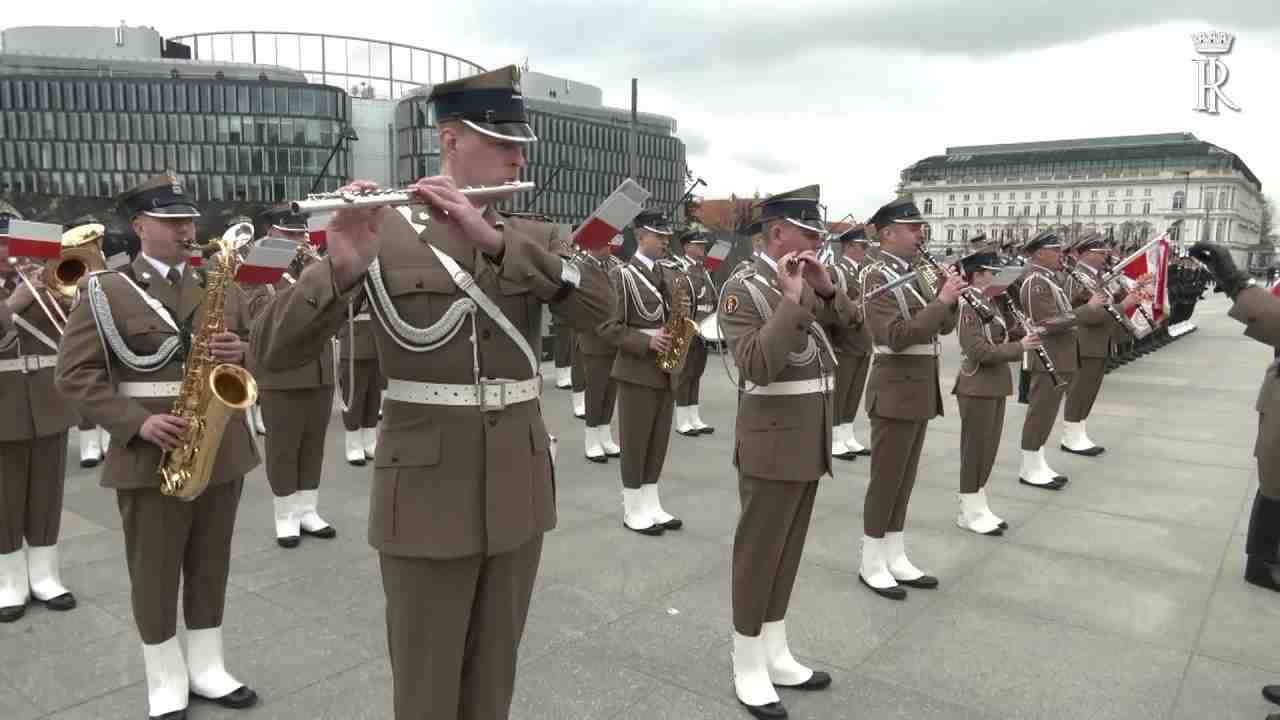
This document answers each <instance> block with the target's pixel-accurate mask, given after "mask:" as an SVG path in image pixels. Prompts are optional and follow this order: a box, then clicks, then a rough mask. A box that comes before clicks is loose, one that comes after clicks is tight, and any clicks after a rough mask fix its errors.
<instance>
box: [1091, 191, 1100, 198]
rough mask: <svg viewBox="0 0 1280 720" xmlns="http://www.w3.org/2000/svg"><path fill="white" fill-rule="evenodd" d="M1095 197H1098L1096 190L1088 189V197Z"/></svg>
mask: <svg viewBox="0 0 1280 720" xmlns="http://www.w3.org/2000/svg"><path fill="white" fill-rule="evenodd" d="M1096 197H1098V191H1097V190H1090V191H1089V198H1090V199H1093V198H1096Z"/></svg>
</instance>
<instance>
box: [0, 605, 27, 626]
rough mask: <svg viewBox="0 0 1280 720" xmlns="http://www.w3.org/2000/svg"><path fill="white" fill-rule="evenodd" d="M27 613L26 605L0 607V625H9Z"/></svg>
mask: <svg viewBox="0 0 1280 720" xmlns="http://www.w3.org/2000/svg"><path fill="white" fill-rule="evenodd" d="M26 612H27V606H26V605H10V606H8V607H0V623H11V622H13V621H14V620H17V619H19V618H21V617H22V616H23V615H25V614H26Z"/></svg>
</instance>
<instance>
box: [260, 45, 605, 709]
mask: <svg viewBox="0 0 1280 720" xmlns="http://www.w3.org/2000/svg"><path fill="white" fill-rule="evenodd" d="M519 76H520V74H519V70H518V69H517V68H516V67H514V66H509V67H505V68H502V69H500V70H495V71H492V72H487V73H482V74H478V75H473V76H470V77H467V78H464V79H461V80H455V81H451V82H446V83H440V84H437V85H435V86H433V87H432V89H431V94H430V96H429V102H430V103H431V105H432V108H433V110H434V113H435V118H436V123H437V126H438V127H439V134H440V138H439V142H440V169H441V173H442V174H441V175H439V176H435V177H429V178H423V179H421V180H419V181H418V182H417V183H416V184H415V185H413V186H412V188H413V189H412V190H411V191H412V192H414V193H415V194H416V195H417V196H418V198H419V199H420V200H421V201H422V204H415V205H409V206H406V207H402V208H397V209H396V210H391V209H388V208H358V209H350V210H343V211H340V212H338V213H335V215H334V217H333V220H332V221H331V224H330V227H329V233H328V238H329V239H328V247H329V253H328V256H327V257H326V258H325V259H324V260H322V261H321V262H319V263H317V264H315V265H313V266H312V267H310V268H308V269H307V270H306V271H305V272H303V274H302V277H301V278H300V279H299V281H298V284H297V285H295V286H293V287H291V288H289V289H287V290H284V291H283V292H280V293H278V294H277V295H276V298H275V300H274V301H273V302H272V303H271V304H270V305H268V306H267V307H266V308H265V309H264V310H263V314H262V315H261V316H259V317H258V319H257V321H256V322H255V324H254V345H253V348H254V352H255V354H256V355H257V356H258V360H259V361H260V362H261V363H262V364H263V365H264V366H265V367H266V368H267V369H269V370H275V369H281V370H282V369H285V368H288V367H292V366H296V365H298V364H301V363H304V362H307V361H308V360H309V359H311V358H313V357H314V356H315V354H316V353H317V352H318V351H319V350H320V346H321V345H322V344H323V343H324V342H327V340H325V338H326V336H327V335H329V334H332V332H333V331H335V330H337V329H338V327H339V325H340V324H341V323H342V321H343V318H344V316H345V313H346V307H347V303H348V302H349V301H350V299H351V298H352V296H353V295H356V294H357V293H360V294H364V295H367V296H368V298H369V302H370V303H371V306H372V308H373V310H374V315H375V317H376V318H377V322H376V324H375V326H374V333H375V337H376V340H377V348H378V362H379V364H380V366H381V368H382V370H383V372H384V373H385V374H386V375H387V383H388V385H387V393H386V394H387V402H386V417H385V422H384V423H383V425H382V428H381V433H380V437H379V439H378V449H377V456H376V458H375V459H374V465H375V470H374V473H373V481H372V485H371V497H370V512H369V541H370V543H371V544H372V545H373V546H374V547H375V548H376V549H377V550H378V552H379V557H380V561H381V567H382V582H383V590H384V592H385V595H386V602H387V610H386V617H387V638H388V642H389V645H390V648H389V649H390V656H391V671H392V679H393V683H394V693H395V699H394V704H395V715H396V717H397V718H399V719H400V720H409V719H410V718H415V719H416V718H432V719H433V720H436V719H439V720H453V719H454V718H475V719H477V720H482V719H483V720H487V719H494V718H505V717H507V714H508V711H509V708H510V704H511V694H512V690H513V687H514V684H515V672H516V655H517V650H518V648H519V645H520V638H521V636H522V634H523V632H524V624H525V618H526V617H527V614H528V610H529V600H530V596H531V594H532V591H533V583H534V579H535V577H536V575H537V570H538V562H539V559H540V557H541V552H542V538H543V533H545V532H547V531H548V530H550V529H551V528H552V527H553V526H554V525H555V517H556V514H555V485H554V481H553V472H554V469H553V466H552V458H551V452H550V450H551V446H550V437H549V435H548V433H547V428H546V425H545V424H544V422H543V418H542V411H541V404H540V399H539V398H540V393H541V387H542V382H541V377H540V376H539V370H540V366H541V363H540V358H541V354H540V344H541V331H542V317H541V315H542V308H543V306H544V305H549V306H550V308H551V311H552V312H554V313H555V314H557V315H558V316H559V317H560V318H562V319H564V320H565V321H566V322H567V324H569V325H571V326H574V327H592V326H595V325H597V324H599V323H601V322H604V320H605V319H606V318H607V315H608V307H609V288H608V284H607V282H605V280H604V278H603V277H599V276H598V275H595V274H591V273H581V272H580V271H579V270H578V268H577V267H576V266H575V265H574V264H573V263H572V262H570V261H569V258H570V256H571V253H570V251H569V248H568V246H567V245H566V243H565V242H564V241H563V239H562V238H560V237H559V230H558V228H557V227H556V226H554V225H546V224H542V223H537V222H531V221H528V220H523V219H519V218H511V219H507V220H504V219H503V218H502V217H501V216H500V215H499V214H498V213H497V211H496V210H495V209H494V208H493V207H492V206H487V207H476V206H473V205H472V204H471V201H470V200H468V198H467V197H466V196H465V195H463V194H462V193H460V192H458V190H457V188H459V187H466V186H492V185H499V184H501V183H503V182H507V181H514V180H516V179H517V178H518V177H519V174H520V170H521V168H523V167H524V166H525V145H526V143H529V142H532V141H533V140H535V136H534V134H533V130H532V129H531V128H530V127H529V125H528V116H527V113H526V111H525V105H524V98H523V96H522V95H521V94H520V89H519V87H520V86H519ZM349 187H350V188H351V189H353V190H362V189H370V188H372V187H373V185H372V183H364V182H357V183H354V184H352V185H351V186H349ZM464 273H465V277H464ZM424 610H429V611H424Z"/></svg>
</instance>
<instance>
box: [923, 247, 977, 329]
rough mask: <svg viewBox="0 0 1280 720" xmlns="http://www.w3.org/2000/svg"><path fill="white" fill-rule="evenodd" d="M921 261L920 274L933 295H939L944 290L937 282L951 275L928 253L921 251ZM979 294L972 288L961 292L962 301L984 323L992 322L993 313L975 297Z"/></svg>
mask: <svg viewBox="0 0 1280 720" xmlns="http://www.w3.org/2000/svg"><path fill="white" fill-rule="evenodd" d="M920 259H921V260H922V261H924V265H923V266H921V268H920V272H921V274H922V275H924V276H925V281H926V282H928V283H929V286H930V287H932V288H933V294H934V295H937V294H938V291H939V290H941V289H942V286H941V285H938V284H937V280H938V279H939V278H946V277H950V275H951V273H949V272H947V270H946V268H944V267H942V265H940V264H938V261H937V260H934V259H933V256H932V255H930V254H929V253H928V252H925V251H923V250H922V251H920ZM930 275H932V276H933V279H932V280H930V278H929V276H930ZM944 282H945V281H944ZM978 292H979V291H978V290H976V289H974V288H972V287H968V288H965V289H964V290H961V291H960V299H961V300H964V301H965V302H967V303H969V307H971V308H973V311H974V312H975V313H977V314H978V319H980V320H982V322H984V323H986V322H991V318H992V317H993V315H992V314H991V311H989V310H987V308H986V306H984V305H983V304H982V303H981V302H979V300H978V298H977V297H975V295H974V294H975V293H978Z"/></svg>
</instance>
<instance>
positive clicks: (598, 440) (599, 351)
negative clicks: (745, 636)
mask: <svg viewBox="0 0 1280 720" xmlns="http://www.w3.org/2000/svg"><path fill="white" fill-rule="evenodd" d="M610 248H611V246H610V245H601V246H600V247H597V248H593V249H591V250H587V251H584V253H583V255H584V256H585V262H584V263H582V265H583V267H584V268H586V269H594V270H597V271H599V272H601V273H603V274H604V276H605V277H609V276H610V274H611V273H612V272H613V271H614V270H615V269H616V268H618V267H620V266H621V265H622V261H621V260H619V259H618V258H617V256H615V255H614V254H613V253H612V252H611V251H610ZM574 337H575V338H576V339H577V341H578V346H577V347H576V348H574V360H575V362H580V363H582V374H583V377H584V379H585V381H586V383H585V384H586V388H585V389H584V390H583V406H584V407H583V410H584V414H585V418H584V419H585V420H586V456H587V459H588V460H590V461H591V462H596V463H603V462H608V461H609V458H611V457H619V456H620V455H621V454H622V448H620V447H618V444H617V443H616V442H614V441H613V430H612V427H611V426H610V423H612V422H613V408H614V405H615V404H616V403H617V399H618V383H617V381H616V380H614V379H613V362H614V358H615V357H616V356H617V354H618V348H617V347H616V346H615V345H614V344H613V343H611V342H609V341H608V340H606V339H604V338H602V337H600V334H599V333H597V332H596V329H595V328H590V329H586V330H579V331H578V332H576V333H574Z"/></svg>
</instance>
